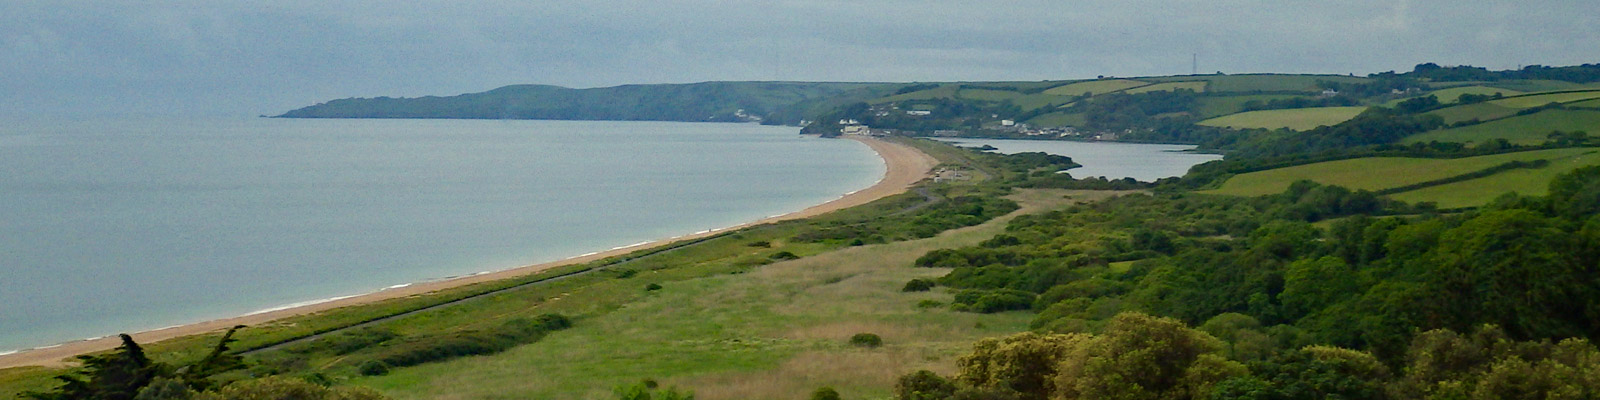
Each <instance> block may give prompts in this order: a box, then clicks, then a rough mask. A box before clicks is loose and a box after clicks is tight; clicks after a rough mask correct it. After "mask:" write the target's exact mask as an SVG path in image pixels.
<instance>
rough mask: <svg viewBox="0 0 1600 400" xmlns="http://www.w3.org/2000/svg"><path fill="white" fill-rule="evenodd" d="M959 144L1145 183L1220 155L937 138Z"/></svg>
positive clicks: (1174, 147) (1079, 173) (1152, 147)
mask: <svg viewBox="0 0 1600 400" xmlns="http://www.w3.org/2000/svg"><path fill="white" fill-rule="evenodd" d="M939 140H941V141H944V142H949V143H953V144H956V145H958V146H962V147H983V146H985V145H988V146H993V147H994V148H995V149H997V150H995V151H997V152H1000V153H1005V154H1014V153H1026V152H1043V153H1048V154H1055V155H1061V156H1067V157H1072V161H1073V162H1076V163H1078V164H1082V165H1083V166H1082V167H1078V168H1073V169H1069V170H1067V173H1068V174H1072V176H1073V177H1075V178H1088V177H1092V176H1103V177H1106V179H1122V178H1125V177H1126V178H1133V179H1136V180H1139V181H1144V182H1153V181H1155V180H1157V179H1161V178H1167V177H1174V176H1183V174H1184V173H1187V172H1189V167H1193V166H1195V165H1196V164H1200V163H1203V162H1206V161H1212V160H1221V159H1222V155H1221V154H1205V153H1193V152H1189V150H1193V149H1194V147H1195V146H1191V145H1179V144H1142V143H1112V142H1075V141H1067V140H1015V139H939Z"/></svg>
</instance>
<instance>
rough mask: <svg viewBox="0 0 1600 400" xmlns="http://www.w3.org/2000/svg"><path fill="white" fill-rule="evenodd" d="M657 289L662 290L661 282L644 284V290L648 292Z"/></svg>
mask: <svg viewBox="0 0 1600 400" xmlns="http://www.w3.org/2000/svg"><path fill="white" fill-rule="evenodd" d="M657 290H661V284H659V283H652V284H649V285H644V291H646V292H654V291H657Z"/></svg>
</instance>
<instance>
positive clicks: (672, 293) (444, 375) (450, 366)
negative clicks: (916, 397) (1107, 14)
mask: <svg viewBox="0 0 1600 400" xmlns="http://www.w3.org/2000/svg"><path fill="white" fill-rule="evenodd" d="M1066 193H1068V192H1066V191H1056V190H1049V191H1020V192H1019V193H1018V194H1017V195H1015V196H1016V197H1014V198H1015V199H1016V200H1017V201H1019V203H1021V204H1023V205H1024V209H1023V210H1019V211H1018V212H1017V213H1013V214H1012V216H1015V215H1018V214H1022V213H1027V212H1036V211H1042V210H1046V209H1052V208H1056V207H1060V206H1063V205H1065V204H1067V203H1068V202H1071V201H1074V200H1070V199H1067V198H1066V197H1064V196H1063V194H1066ZM1102 193H1103V192H1078V193H1077V194H1076V196H1075V197H1077V198H1079V199H1085V200H1087V199H1092V198H1093V197H1095V196H1103V194H1102ZM1009 219H1010V217H1002V218H998V219H995V220H992V221H989V222H987V223H984V224H982V225H978V226H974V227H969V228H962V229H958V230H953V231H948V232H945V233H944V234H941V235H939V236H937V237H934V238H929V239H923V240H915V241H906V242H897V243H890V244H884V245H870V246H862V247H854V248H848V249H844V250H839V251H836V252H830V253H824V254H820V255H816V256H812V257H807V258H802V259H799V260H794V261H788V262H782V263H777V264H772V265H767V266H763V267H760V268H758V269H756V270H752V271H750V272H747V273H742V274H720V275H714V276H706V277H701V278H695V279H688V280H682V281H676V282H672V283H670V284H666V285H664V286H665V288H664V289H662V290H659V291H655V292H651V293H650V294H648V295H637V296H632V300H631V301H629V302H627V303H625V304H622V305H620V306H617V307H616V308H615V309H614V310H612V311H611V312H608V313H605V314H603V315H596V316H593V317H589V318H584V319H582V320H580V321H579V322H578V323H577V324H576V325H575V326H574V327H573V328H571V329H569V330H566V331H562V332H559V333H557V334H554V335H551V336H550V337H548V338H546V339H545V340H544V341H541V342H539V343H536V344H533V345H528V346H523V347H519V348H516V349H513V350H511V351H508V352H506V353H501V354H498V355H494V356H488V357H474V358H467V359H458V360H454V361H449V362H444V363H437V364H428V365H422V366H418V367H412V368H404V369H398V370H396V371H394V372H393V373H391V374H389V375H387V376H381V377H370V378H359V379H356V380H354V381H353V383H355V384H359V385H365V386H371V387H374V388H377V389H379V390H381V391H384V392H386V393H388V394H390V395H392V396H394V397H396V398H398V399H412V398H430V399H432V398H440V399H457V398H578V399H606V398H612V395H611V393H610V389H611V388H612V387H614V386H616V385H621V384H627V383H633V382H637V381H639V380H641V379H646V378H649V379H655V380H658V381H660V382H662V384H664V385H669V386H671V385H675V386H678V387H682V388H689V389H693V390H694V391H695V394H696V396H697V398H702V399H745V398H789V397H795V396H798V395H799V394H803V393H807V392H810V391H811V390H814V389H815V388H817V387H820V386H832V387H834V388H836V389H838V390H839V391H840V392H842V393H844V394H846V395H847V396H848V397H852V398H863V397H865V398H883V397H887V396H888V395H889V392H890V390H891V389H892V387H893V384H894V379H895V378H896V377H898V376H899V375H901V374H904V373H907V372H910V371H913V370H916V369H933V370H937V371H943V372H949V368H950V366H951V365H952V364H951V362H950V361H951V360H953V359H954V358H955V357H957V356H959V355H960V354H962V353H964V352H966V351H967V350H968V346H970V343H971V342H972V341H973V340H976V339H977V338H980V337H985V336H991V335H997V334H1003V333H1009V332H1016V331H1020V330H1024V329H1026V325H1027V322H1028V321H1029V320H1030V319H1031V318H1032V315H1031V314H1029V313H1001V314H971V313H957V312H951V311H949V310H947V309H921V308H917V307H916V306H915V305H916V303H917V302H919V301H922V300H936V301H941V302H945V303H948V302H949V301H950V300H951V295H950V294H949V293H947V292H945V291H942V290H935V291H932V292H921V293H901V292H900V288H901V287H902V286H903V285H904V284H905V282H906V281H908V280H910V279H913V278H929V277H934V276H939V275H941V274H944V273H945V272H947V271H944V270H935V269H921V268H911V267H910V265H911V262H912V260H914V259H915V258H916V257H919V256H921V255H922V254H924V253H926V252H927V251H929V250H933V249H937V248H948V247H954V246H967V245H973V244H976V243H977V242H979V241H981V240H984V239H987V238H989V237H991V236H993V235H994V234H997V233H999V232H1002V231H1003V229H1004V226H1005V223H1006V221H1008V220H1009ZM572 296H573V297H578V296H580V294H578V293H574V294H572ZM572 301H574V302H581V301H587V299H583V298H575V299H573V300H572ZM856 333H874V334H878V335H880V336H882V337H883V338H884V346H883V347H879V348H877V349H871V350H867V349H860V348H856V347H852V346H849V345H848V344H847V343H846V341H847V340H848V338H849V337H850V336H851V335H854V334H856Z"/></svg>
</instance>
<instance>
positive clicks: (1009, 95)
mask: <svg viewBox="0 0 1600 400" xmlns="http://www.w3.org/2000/svg"><path fill="white" fill-rule="evenodd" d="M956 96H957V97H960V98H963V99H973V100H983V101H1006V100H1011V99H1015V98H1017V97H1021V96H1022V93H1018V92H1012V91H1006V90H993V89H961V91H960V92H957V93H956Z"/></svg>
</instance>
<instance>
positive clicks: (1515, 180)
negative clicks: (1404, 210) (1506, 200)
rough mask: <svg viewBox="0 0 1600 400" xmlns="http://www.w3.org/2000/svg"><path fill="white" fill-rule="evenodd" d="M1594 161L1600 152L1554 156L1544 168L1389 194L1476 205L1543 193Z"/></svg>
mask: <svg viewBox="0 0 1600 400" xmlns="http://www.w3.org/2000/svg"><path fill="white" fill-rule="evenodd" d="M1590 150H1593V149H1590ZM1591 165H1600V153H1597V152H1593V151H1591V152H1588V153H1580V154H1574V155H1569V156H1566V157H1560V158H1553V159H1550V165H1549V166H1546V167H1544V168H1538V169H1515V170H1511V171H1506V172H1501V173H1498V174H1494V175H1490V176H1486V177H1483V178H1478V179H1473V180H1469V181H1462V182H1456V183H1450V184H1444V185H1439V186H1431V187H1425V188H1421V189H1417V190H1412V191H1408V192H1403V193H1396V194H1393V195H1390V196H1389V197H1390V198H1393V199H1395V200H1400V201H1405V202H1410V203H1416V202H1423V201H1431V202H1434V203H1436V204H1438V205H1439V208H1444V209H1450V208H1462V207H1476V206H1481V205H1484V204H1488V203H1489V202H1490V201H1493V200H1494V199H1495V198H1496V197H1499V196H1501V195H1504V194H1506V193H1511V192H1516V193H1519V194H1523V195H1530V196H1543V195H1545V194H1546V193H1547V192H1548V191H1549V185H1550V180H1552V179H1555V177H1556V176H1557V175H1561V174H1564V173H1567V172H1571V171H1572V170H1574V169H1578V168H1582V167H1587V166H1591Z"/></svg>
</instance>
